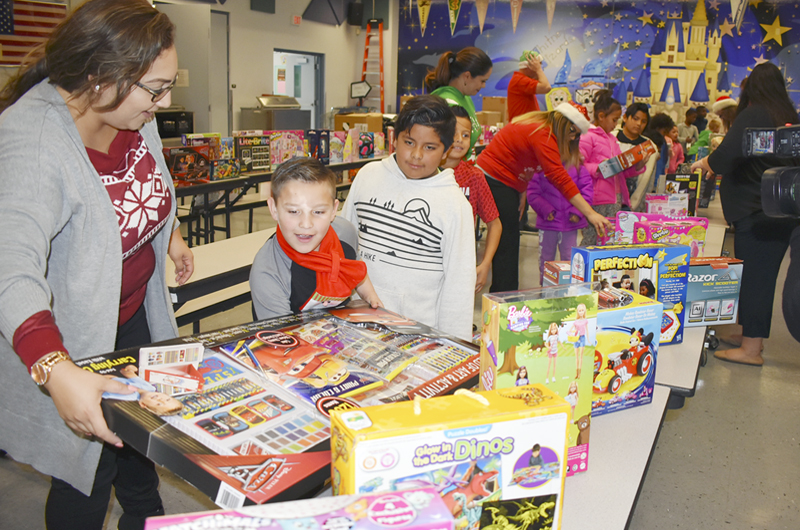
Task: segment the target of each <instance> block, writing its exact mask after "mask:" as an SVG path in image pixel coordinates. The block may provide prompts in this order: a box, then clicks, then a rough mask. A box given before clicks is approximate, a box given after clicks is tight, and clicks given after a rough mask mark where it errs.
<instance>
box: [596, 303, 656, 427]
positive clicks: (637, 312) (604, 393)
mask: <svg viewBox="0 0 800 530" xmlns="http://www.w3.org/2000/svg"><path fill="white" fill-rule="evenodd" d="M600 295H601V304H600V305H601V308H600V309H599V310H598V311H597V333H596V337H597V342H596V344H597V345H596V346H595V347H594V348H593V350H592V353H593V355H594V363H593V364H594V370H593V375H592V378H593V382H592V390H591V396H592V397H591V401H592V416H601V415H603V414H608V413H610V412H616V411H618V410H624V409H629V408H632V407H637V406H639V405H645V404H647V403H650V402H651V401H652V400H653V385H654V384H655V378H656V358H657V357H658V345H659V344H658V343H659V339H660V337H661V329H660V328H661V323H662V307H663V306H662V305H661V302H658V301H656V300H651V299H650V298H647V297H646V296H641V295H639V294H636V293H632V292H629V291H625V290H623V289H616V288H613V287H612V288H610V289H604V290H602V291H601V292H600ZM612 299H613V303H610V302H609V301H610V300H612ZM604 306H605V308H604ZM581 397H582V396H581Z"/></svg>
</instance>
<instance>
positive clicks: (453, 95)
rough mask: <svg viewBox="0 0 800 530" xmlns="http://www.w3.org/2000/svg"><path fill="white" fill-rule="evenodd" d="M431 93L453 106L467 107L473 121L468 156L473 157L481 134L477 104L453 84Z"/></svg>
mask: <svg viewBox="0 0 800 530" xmlns="http://www.w3.org/2000/svg"><path fill="white" fill-rule="evenodd" d="M431 94H433V95H434V96H439V97H440V98H443V99H444V100H445V101H447V104H448V105H450V106H451V107H464V108H465V109H467V112H468V113H469V120H470V121H471V122H472V134H470V137H469V151H468V152H467V158H471V157H472V149H473V148H474V147H475V142H477V141H478V137H479V136H480V135H481V124H480V123H478V117H477V116H475V105H474V104H473V103H472V98H471V97H470V96H465V95H464V94H462V93H461V91H460V90H458V89H457V88H454V87H451V86H440V87H439V88H437V89H436V90H434V91H433V92H431Z"/></svg>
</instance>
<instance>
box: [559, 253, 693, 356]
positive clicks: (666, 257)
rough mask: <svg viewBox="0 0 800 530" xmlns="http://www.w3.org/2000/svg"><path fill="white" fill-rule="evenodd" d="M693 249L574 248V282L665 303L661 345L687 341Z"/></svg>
mask: <svg viewBox="0 0 800 530" xmlns="http://www.w3.org/2000/svg"><path fill="white" fill-rule="evenodd" d="M690 257H691V248H690V247H688V246H686V245H674V244H663V243H662V244H653V243H645V244H641V245H611V246H605V247H598V246H589V247H575V248H573V249H572V281H573V282H588V281H591V282H600V283H601V285H602V288H603V289H605V288H607V287H614V288H616V289H619V290H623V291H629V292H635V293H640V294H642V295H643V296H646V297H648V298H651V299H653V300H658V301H659V302H661V303H663V304H664V315H663V319H662V325H661V344H677V343H680V342H683V318H684V317H683V313H684V311H685V309H686V284H687V280H688V276H689V259H690Z"/></svg>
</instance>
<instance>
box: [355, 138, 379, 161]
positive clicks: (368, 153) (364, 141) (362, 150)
mask: <svg viewBox="0 0 800 530" xmlns="http://www.w3.org/2000/svg"><path fill="white" fill-rule="evenodd" d="M358 158H360V159H363V158H375V133H371V132H360V133H358Z"/></svg>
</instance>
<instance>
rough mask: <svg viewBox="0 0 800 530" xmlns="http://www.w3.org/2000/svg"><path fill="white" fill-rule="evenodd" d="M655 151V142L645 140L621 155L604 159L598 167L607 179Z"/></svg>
mask: <svg viewBox="0 0 800 530" xmlns="http://www.w3.org/2000/svg"><path fill="white" fill-rule="evenodd" d="M655 152H656V146H655V144H653V142H644V143H641V144H639V145H637V146H634V147H632V148H630V149H628V150H627V151H625V152H624V153H622V154H620V155H617V156H615V157H612V158H609V159H608V160H604V161H603V162H601V163H600V164H599V165H598V166H597V169H599V170H600V174H601V175H603V178H606V179H607V178H610V177H613V176H614V175H616V174H617V173H621V172H623V171H625V170H626V169H628V168H629V167H632V166H635V165H636V164H638V163H639V162H641V161H642V160H644V157H646V156H647V155H648V154H650V155H652V154H655Z"/></svg>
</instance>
